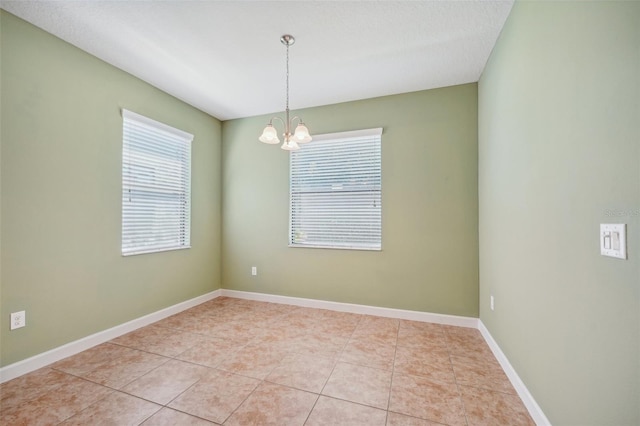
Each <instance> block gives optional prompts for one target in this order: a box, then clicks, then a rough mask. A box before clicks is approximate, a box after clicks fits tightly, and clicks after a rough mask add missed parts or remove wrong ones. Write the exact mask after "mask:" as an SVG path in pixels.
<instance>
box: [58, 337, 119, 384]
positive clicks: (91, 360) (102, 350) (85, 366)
mask: <svg viewBox="0 0 640 426" xmlns="http://www.w3.org/2000/svg"><path fill="white" fill-rule="evenodd" d="M130 352H131V349H129V348H124V347H122V346H119V345H113V344H111V343H103V344H101V345H98V346H94V347H93V348H91V349H87V350H86V351H84V352H80V353H79V354H76V355H73V356H70V357H69V358H65V359H63V360H60V361H58V362H56V363H54V364H52V365H51V368H54V369H56V370H60V371H64V372H65V373H69V374H73V375H74V376H84V375H86V374H88V373H90V372H91V371H93V370H95V369H96V368H98V367H100V366H102V365H105V364H108V363H110V362H112V361H114V360H117V359H118V358H120V357H122V356H124V355H126V354H128V353H130Z"/></svg>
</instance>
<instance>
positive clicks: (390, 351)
mask: <svg viewBox="0 0 640 426" xmlns="http://www.w3.org/2000/svg"><path fill="white" fill-rule="evenodd" d="M395 354H396V347H395V345H393V344H391V343H373V342H369V341H363V340H351V341H350V342H349V343H347V345H346V346H345V348H344V350H343V351H342V355H340V361H343V362H349V363H352V364H359V365H364V366H366V367H372V368H380V369H383V370H391V369H393V360H394V358H395Z"/></svg>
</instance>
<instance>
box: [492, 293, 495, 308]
mask: <svg viewBox="0 0 640 426" xmlns="http://www.w3.org/2000/svg"><path fill="white" fill-rule="evenodd" d="M494 307H495V305H494V303H493V294H492V295H491V310H492V311H493V308H494Z"/></svg>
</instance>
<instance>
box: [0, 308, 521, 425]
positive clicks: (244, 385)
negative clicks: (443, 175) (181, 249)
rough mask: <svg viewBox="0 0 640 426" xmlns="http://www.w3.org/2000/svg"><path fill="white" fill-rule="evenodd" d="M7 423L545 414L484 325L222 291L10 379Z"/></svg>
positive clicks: (350, 421) (401, 420)
mask: <svg viewBox="0 0 640 426" xmlns="http://www.w3.org/2000/svg"><path fill="white" fill-rule="evenodd" d="M0 392H1V398H2V399H1V405H0V407H1V410H0V424H3V425H57V424H62V425H118V426H119V425H140V424H142V425H145V426H151V425H210V424H224V425H243V426H244V425H307V426H311V425H323V426H326V425H367V426H374V425H394V426H396V425H425V426H426V425H452V426H458V425H533V424H534V423H533V421H532V419H531V417H529V414H528V413H527V410H526V409H525V407H524V405H523V404H522V402H521V400H520V399H519V398H518V396H517V394H516V393H515V390H514V389H513V387H512V386H511V384H510V383H509V380H508V379H507V377H506V375H505V374H504V372H503V371H502V369H501V368H500V365H499V364H498V362H497V361H496V360H495V358H494V357H493V355H492V353H491V351H490V350H489V347H488V346H487V345H486V343H485V342H484V340H483V339H482V337H481V335H480V333H479V332H478V331H477V330H474V329H468V328H460V327H451V326H442V325H438V324H431V323H422V322H413V321H404V320H396V319H390V318H381V317H374V316H367V315H356V314H349V313H342V312H333V311H326V310H319V309H309V308H300V307H295V306H288V305H279V304H273V303H262V302H254V301H247V300H241V299H233V298H225V297H221V298H217V299H214V300H211V301H209V302H206V303H203V304H201V305H199V306H196V307H194V308H192V309H189V310H187V311H184V312H181V313H179V314H177V315H174V316H172V317H169V318H166V319H164V320H162V321H159V322H157V323H155V324H152V325H149V326H147V327H144V328H141V329H139V330H136V331H134V332H132V333H129V334H127V335H124V336H121V337H118V338H117V339H114V340H112V341H110V342H107V343H104V344H102V345H99V346H96V347H94V348H92V349H89V350H87V351H84V352H82V353H79V354H77V355H74V356H72V357H69V358H66V359H63V360H61V361H59V362H56V363H54V364H52V365H50V366H48V367H46V368H42V369H40V370H38V371H35V372H33V373H30V374H27V375H24V376H22V377H19V378H16V379H14V380H11V381H9V382H7V383H4V384H2V385H1V386H0Z"/></svg>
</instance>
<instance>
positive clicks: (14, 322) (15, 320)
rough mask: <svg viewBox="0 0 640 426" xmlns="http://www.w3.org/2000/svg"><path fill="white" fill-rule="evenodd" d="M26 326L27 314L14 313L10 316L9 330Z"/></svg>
mask: <svg viewBox="0 0 640 426" xmlns="http://www.w3.org/2000/svg"><path fill="white" fill-rule="evenodd" d="M25 325H27V314H26V313H25V311H20V312H14V313H12V314H11V330H15V329H16V328H22V327H24V326H25Z"/></svg>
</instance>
